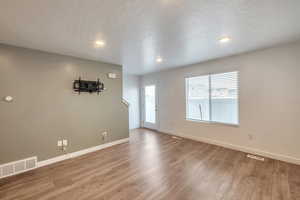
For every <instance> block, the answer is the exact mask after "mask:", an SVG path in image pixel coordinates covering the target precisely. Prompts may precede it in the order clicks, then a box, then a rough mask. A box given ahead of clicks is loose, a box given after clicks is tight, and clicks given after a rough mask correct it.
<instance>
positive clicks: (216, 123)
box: [185, 118, 240, 128]
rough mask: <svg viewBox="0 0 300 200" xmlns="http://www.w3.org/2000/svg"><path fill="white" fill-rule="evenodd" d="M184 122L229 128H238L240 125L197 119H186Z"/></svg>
mask: <svg viewBox="0 0 300 200" xmlns="http://www.w3.org/2000/svg"><path fill="white" fill-rule="evenodd" d="M185 120H186V121H191V122H196V123H204V124H212V125H224V126H231V127H236V128H238V127H240V124H230V123H223V122H213V121H204V120H197V119H189V118H186V119H185Z"/></svg>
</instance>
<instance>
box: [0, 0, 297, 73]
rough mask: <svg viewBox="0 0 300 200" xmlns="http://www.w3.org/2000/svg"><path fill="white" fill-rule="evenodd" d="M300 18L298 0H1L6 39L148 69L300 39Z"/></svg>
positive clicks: (132, 69)
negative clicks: (224, 39)
mask: <svg viewBox="0 0 300 200" xmlns="http://www.w3.org/2000/svg"><path fill="white" fill-rule="evenodd" d="M299 20H300V0H1V4H0V41H1V43H5V44H11V45H16V46H21V47H27V48H33V49H39V50H44V51H48V52H55V53H59V54H65V55H72V56H76V57H81V58H87V59H92V60H99V61H104V62H109V63H114V64H121V65H123V66H124V70H125V71H126V72H128V73H132V74H144V73H149V72H153V71H158V70H162V69H166V68H171V67H176V66H182V65H186V64H191V63H196V62H201V61H205V60H209V59H213V58H217V57H222V56H228V55H232V54H237V53H241V52H246V51H251V50H254V49H259V48H265V47H269V46H273V45H276V44H280V43H285V42H290V41H293V40H297V39H300V22H299ZM225 35H228V36H230V37H232V39H233V40H232V42H231V43H229V44H226V45H220V44H219V43H218V41H217V40H218V39H219V38H220V37H221V36H225ZM97 39H103V40H105V41H106V43H107V44H106V47H105V48H103V49H95V48H94V44H93V43H94V41H95V40H97ZM157 56H161V57H162V58H163V59H164V61H163V62H162V63H159V64H158V63H156V61H155V59H156V57H157Z"/></svg>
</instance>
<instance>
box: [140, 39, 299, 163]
mask: <svg viewBox="0 0 300 200" xmlns="http://www.w3.org/2000/svg"><path fill="white" fill-rule="evenodd" d="M235 70H238V71H239V72H240V74H239V76H240V84H239V85H240V106H239V109H240V111H239V114H240V126H239V127H234V126H228V125H222V124H209V123H200V122H193V121H187V120H185V112H186V111H185V109H186V103H185V100H186V98H185V77H187V76H194V75H205V74H208V73H222V72H229V71H235ZM149 83H151V84H152V83H156V84H157V89H158V98H159V100H158V115H159V130H160V131H162V132H168V133H173V134H177V135H183V136H186V137H190V138H199V139H200V140H206V141H213V142H215V143H219V144H226V145H227V146H230V145H233V146H235V147H239V148H241V149H243V148H247V149H253V150H255V151H257V152H265V153H266V154H268V153H270V154H272V155H276V156H278V157H280V158H286V160H289V159H291V160H294V161H297V162H298V161H299V163H300V148H299V147H300V123H299V117H300V92H299V87H300V42H295V43H293V44H287V45H282V46H278V47H274V48H270V49H265V50H260V51H255V52H251V53H247V54H242V55H237V56H232V57H227V58H223V59H217V60H214V61H210V62H205V63H200V64H195V65H190V66H186V67H182V68H177V69H173V70H168V71H163V72H158V73H153V74H149V75H145V76H143V77H142V80H141V84H142V86H143V85H145V84H149Z"/></svg>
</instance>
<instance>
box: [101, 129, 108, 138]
mask: <svg viewBox="0 0 300 200" xmlns="http://www.w3.org/2000/svg"><path fill="white" fill-rule="evenodd" d="M107 135H108V133H107V131H104V132H102V138H103V140H105V139H106V138H107Z"/></svg>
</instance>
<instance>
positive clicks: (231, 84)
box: [186, 71, 239, 125]
mask: <svg viewBox="0 0 300 200" xmlns="http://www.w3.org/2000/svg"><path fill="white" fill-rule="evenodd" d="M238 96H239V95H238V72H237V71H235V72H228V73H222V74H210V75H206V76H197V77H190V78H186V118H187V119H190V120H199V121H208V122H219V123H226V124H234V125H237V124H239V117H238Z"/></svg>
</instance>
